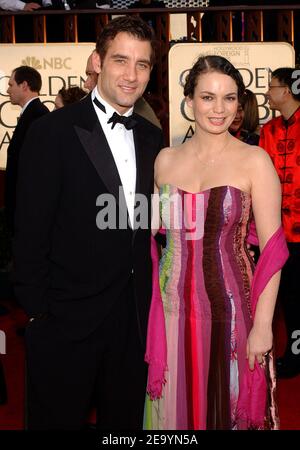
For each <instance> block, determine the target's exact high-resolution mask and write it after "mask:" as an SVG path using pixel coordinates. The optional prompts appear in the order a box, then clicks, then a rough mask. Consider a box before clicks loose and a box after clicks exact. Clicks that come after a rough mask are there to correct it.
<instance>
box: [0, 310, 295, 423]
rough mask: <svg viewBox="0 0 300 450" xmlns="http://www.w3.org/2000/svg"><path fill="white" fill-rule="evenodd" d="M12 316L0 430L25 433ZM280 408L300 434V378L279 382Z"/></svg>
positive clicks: (278, 325)
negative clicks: (6, 398)
mask: <svg viewBox="0 0 300 450" xmlns="http://www.w3.org/2000/svg"><path fill="white" fill-rule="evenodd" d="M5 306H6V307H8V308H9V309H10V314H8V315H6V316H0V330H3V331H4V332H5V333H6V343H7V351H6V354H5V355H0V358H1V361H2V363H3V366H4V371H5V378H6V382H7V388H8V402H7V404H6V405H0V430H22V429H24V372H25V370H24V338H23V337H20V336H18V335H17V334H16V330H17V328H19V327H22V326H24V324H25V323H26V316H25V314H24V313H23V311H22V310H21V309H20V308H18V307H17V306H15V305H14V304H13V303H12V302H10V303H5ZM274 331H275V332H274V335H275V348H276V353H277V355H281V354H282V352H283V349H284V345H285V330H284V324H283V321H282V318H281V316H280V315H278V318H277V319H276V321H275V329H274ZM277 393H278V406H279V415H280V422H281V429H282V430H300V375H299V376H298V377H295V378H292V379H289V380H279V382H278V388H277Z"/></svg>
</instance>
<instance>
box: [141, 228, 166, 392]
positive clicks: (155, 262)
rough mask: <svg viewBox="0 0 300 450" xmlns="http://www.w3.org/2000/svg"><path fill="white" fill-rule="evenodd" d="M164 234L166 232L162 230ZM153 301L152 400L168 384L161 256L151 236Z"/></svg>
mask: <svg viewBox="0 0 300 450" xmlns="http://www.w3.org/2000/svg"><path fill="white" fill-rule="evenodd" d="M160 231H161V232H162V233H163V232H165V231H164V230H160ZM151 258H152V299H151V306H150V312H149V319H148V331H147V345H146V355H145V361H146V362H147V363H148V364H149V368H148V385H147V392H148V394H149V396H150V398H151V400H155V399H156V398H159V397H161V395H162V388H163V384H164V383H165V382H166V379H165V371H166V370H167V338H166V327H165V316H164V310H163V304H162V298H161V293H160V286H159V256H158V249H157V244H156V241H155V239H154V237H153V236H151Z"/></svg>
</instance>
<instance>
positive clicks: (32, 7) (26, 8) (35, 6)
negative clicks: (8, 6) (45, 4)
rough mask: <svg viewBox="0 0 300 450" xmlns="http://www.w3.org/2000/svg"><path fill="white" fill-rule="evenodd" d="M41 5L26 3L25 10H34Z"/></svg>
mask: <svg viewBox="0 0 300 450" xmlns="http://www.w3.org/2000/svg"><path fill="white" fill-rule="evenodd" d="M40 7H41V5H39V4H38V3H26V4H25V6H24V8H23V11H34V10H35V9H39V8H40Z"/></svg>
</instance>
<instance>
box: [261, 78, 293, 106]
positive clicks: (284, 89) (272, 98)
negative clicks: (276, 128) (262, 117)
mask: <svg viewBox="0 0 300 450" xmlns="http://www.w3.org/2000/svg"><path fill="white" fill-rule="evenodd" d="M288 91H289V88H288V86H285V85H284V84H282V83H281V82H280V81H279V80H278V78H276V77H273V78H271V81H270V84H269V89H268V91H267V94H266V95H267V99H268V101H269V106H270V109H278V110H279V111H280V108H281V107H282V105H283V104H284V103H285V102H286V98H287V97H286V96H287V93H288Z"/></svg>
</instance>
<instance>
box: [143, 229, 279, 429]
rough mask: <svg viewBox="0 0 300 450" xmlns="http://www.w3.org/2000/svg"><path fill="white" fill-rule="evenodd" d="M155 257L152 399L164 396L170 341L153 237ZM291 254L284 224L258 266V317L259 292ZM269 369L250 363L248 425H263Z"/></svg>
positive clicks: (244, 410) (243, 414) (244, 391)
mask: <svg viewBox="0 0 300 450" xmlns="http://www.w3.org/2000/svg"><path fill="white" fill-rule="evenodd" d="M151 257H152V264H153V272H152V281H153V292H152V301H151V307H150V314H149V322H148V335H147V348H146V356H145V361H146V362H148V364H149V372H148V386H147V392H148V394H149V395H150V398H151V399H152V400H154V399H156V398H159V397H161V395H162V387H163V384H164V383H165V382H166V380H165V371H166V370H167V342H166V330H165V319H164V311H163V305H162V299H161V294H160V287H159V267H158V266H159V257H158V250H157V244H156V242H155V239H154V238H153V237H151ZM287 258H288V250H287V245H286V241H285V237H284V233H283V229H282V227H281V226H280V227H279V228H278V230H277V231H276V232H275V233H274V234H273V235H272V236H271V238H270V239H269V240H268V242H267V244H266V245H265V248H264V249H263V251H262V253H261V255H260V257H259V260H258V264H257V266H256V269H255V272H254V277H253V281H252V285H251V310H252V316H253V317H254V314H255V309H256V305H257V301H258V299H259V296H260V295H261V293H262V292H263V290H264V288H265V287H266V285H267V283H268V281H269V280H270V278H271V277H272V276H273V275H274V274H275V273H276V272H278V270H280V269H281V268H282V266H283V265H284V263H285V261H286V260H287ZM266 392H267V386H266V377H265V371H264V369H263V368H262V367H260V366H259V365H258V364H257V363H256V364H255V369H254V370H253V371H250V369H249V366H248V364H246V369H245V374H244V378H243V380H242V382H241V388H240V395H239V400H238V417H239V418H240V419H241V420H242V421H244V422H245V424H246V427H247V428H263V426H264V416H265V405H266Z"/></svg>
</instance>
